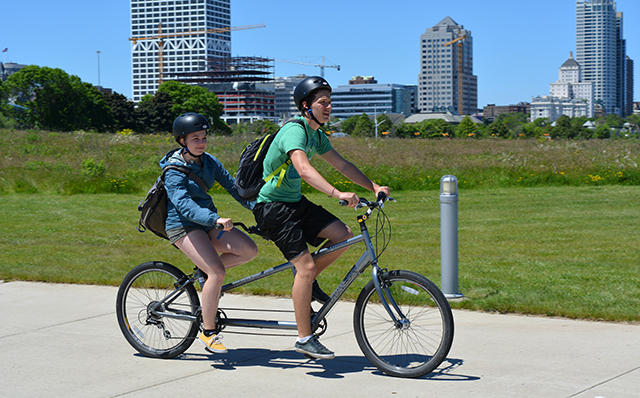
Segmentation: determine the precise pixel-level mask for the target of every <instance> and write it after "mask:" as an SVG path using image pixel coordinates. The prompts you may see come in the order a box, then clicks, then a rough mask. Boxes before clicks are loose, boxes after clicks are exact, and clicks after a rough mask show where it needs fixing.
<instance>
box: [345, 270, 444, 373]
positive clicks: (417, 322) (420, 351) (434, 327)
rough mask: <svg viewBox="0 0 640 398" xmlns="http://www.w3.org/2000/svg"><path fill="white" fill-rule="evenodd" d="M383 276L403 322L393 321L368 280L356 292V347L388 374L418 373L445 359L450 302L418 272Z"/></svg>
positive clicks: (396, 272) (395, 272)
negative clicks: (404, 320)
mask: <svg viewBox="0 0 640 398" xmlns="http://www.w3.org/2000/svg"><path fill="white" fill-rule="evenodd" d="M382 280H383V283H384V284H385V285H386V286H388V287H389V291H390V293H391V296H392V297H393V300H394V301H395V302H396V303H397V304H398V306H399V308H400V311H401V313H402V314H404V315H405V316H406V319H407V321H408V322H406V323H405V324H404V325H403V326H399V325H396V324H394V322H393V321H392V319H391V317H390V316H389V314H388V313H387V311H386V310H385V308H384V307H383V306H382V304H380V300H379V298H378V295H377V293H376V290H375V286H374V284H373V281H370V282H369V283H368V284H367V286H365V287H364V289H363V290H362V292H361V293H360V296H359V297H358V301H357V302H356V307H355V313H354V332H355V334H356V339H357V341H358V345H359V346H360V349H361V350H362V352H363V353H364V355H365V356H366V357H367V359H368V360H369V361H370V362H371V363H372V364H373V365H374V366H376V367H377V368H378V369H380V370H381V371H383V372H384V373H386V374H389V375H392V376H398V377H420V376H423V375H425V374H427V373H430V372H432V371H433V370H434V369H436V368H437V367H438V366H439V365H440V364H441V363H442V361H444V359H445V358H446V355H447V354H448V353H449V349H450V348H451V343H452V341H453V315H452V314H451V308H450V307H449V303H448V302H447V301H446V299H445V297H444V295H443V294H442V292H441V291H440V290H439V289H438V288H437V286H436V285H435V284H433V282H431V281H430V280H428V279H427V278H425V277H424V276H422V275H419V274H416V273H413V272H409V271H392V272H389V273H386V274H384V275H383V277H382ZM394 312H395V311H394Z"/></svg>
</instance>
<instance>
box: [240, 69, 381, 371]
mask: <svg viewBox="0 0 640 398" xmlns="http://www.w3.org/2000/svg"><path fill="white" fill-rule="evenodd" d="M293 96H294V101H295V103H296V106H297V107H298V109H299V110H300V112H301V113H302V116H301V117H300V119H301V120H303V121H304V126H303V125H301V124H298V123H287V124H285V125H284V127H282V129H281V131H280V132H279V133H278V134H277V136H276V138H275V139H274V141H273V143H272V144H271V146H270V148H269V151H268V152H267V155H266V158H265V160H264V174H263V178H266V177H267V176H268V175H269V174H271V173H272V172H273V171H274V170H275V169H277V168H278V167H280V166H281V165H282V164H283V163H284V162H285V161H287V160H288V159H289V158H290V159H291V161H292V164H293V167H288V168H287V169H286V172H285V173H284V175H283V176H282V175H281V176H280V178H273V179H271V180H269V181H268V182H267V183H266V184H265V185H264V187H262V189H261V190H260V193H259V195H258V199H257V204H256V206H255V208H254V210H253V213H254V216H255V219H256V223H257V224H258V227H259V228H260V230H261V231H263V232H264V233H265V234H266V235H267V236H268V237H269V239H271V240H273V241H274V242H275V244H276V245H277V246H278V248H279V249H280V251H281V252H282V254H283V255H284V257H285V258H286V259H287V261H290V262H291V263H292V264H293V266H294V267H295V269H296V275H295V278H294V282H293V289H292V293H291V294H292V297H293V306H294V310H295V318H296V324H297V327H298V339H297V341H296V343H295V350H296V351H297V352H300V353H304V354H306V355H309V356H312V357H314V358H320V359H332V358H334V356H335V354H334V353H333V352H332V351H330V350H329V349H327V348H326V347H325V346H324V345H322V343H320V341H318V339H317V337H316V336H314V335H313V334H312V333H313V331H312V330H311V317H310V313H311V300H312V288H313V284H314V281H315V280H316V277H317V276H318V275H319V274H320V273H321V272H322V271H323V270H324V269H325V268H327V267H328V266H329V265H331V264H332V263H333V262H334V261H335V260H337V259H338V258H339V257H340V256H341V255H342V254H343V253H344V252H345V251H346V249H344V250H340V251H337V252H334V253H331V254H328V255H326V256H322V257H319V258H317V259H316V260H315V261H314V259H313V258H312V257H311V253H310V252H309V249H308V247H307V244H311V245H313V246H317V245H319V244H320V243H321V242H322V241H324V240H325V239H327V242H326V243H325V244H324V246H323V247H328V246H330V245H333V244H335V243H338V242H342V241H344V240H346V239H349V238H351V237H352V236H353V233H352V231H351V229H350V228H349V227H348V226H347V225H346V224H344V223H343V222H342V221H340V220H339V219H338V218H337V217H336V216H334V215H333V214H331V213H330V212H329V211H327V210H326V209H324V208H322V207H321V206H318V205H316V204H314V203H311V202H310V201H309V200H308V199H307V198H305V197H304V196H303V195H302V193H301V183H302V180H304V181H305V182H307V183H308V184H309V185H310V186H312V187H313V188H315V189H317V190H318V191H320V192H323V193H325V194H327V195H328V196H329V197H333V198H336V199H340V200H344V201H346V202H347V203H348V205H349V206H351V207H355V205H356V204H357V203H358V201H359V198H358V195H356V194H355V193H353V192H341V191H339V190H338V189H336V188H335V187H334V186H332V185H331V184H330V183H329V182H328V181H327V180H325V178H324V177H323V176H322V175H321V174H320V173H319V172H318V171H317V170H316V169H315V168H314V167H313V166H311V164H310V163H309V160H310V159H311V158H312V157H313V155H315V154H316V153H317V154H318V155H319V156H320V157H321V158H322V159H323V160H325V161H326V162H327V163H329V164H330V165H331V166H332V167H333V168H335V169H336V170H338V171H339V172H340V173H342V174H343V175H344V176H345V177H347V178H348V179H349V180H351V181H352V182H354V183H356V184H358V185H360V186H361V187H363V188H366V189H368V190H370V191H372V192H374V193H375V194H376V195H377V194H378V193H379V192H384V193H385V194H386V195H389V188H388V187H385V186H383V187H381V186H379V185H377V184H375V183H374V182H372V181H371V180H370V179H369V178H368V177H367V176H365V175H364V174H363V173H362V172H361V171H360V170H359V169H358V168H357V167H356V166H354V165H353V164H352V163H350V162H348V161H347V160H345V159H344V158H343V157H342V156H341V155H340V154H339V153H338V152H337V151H336V150H335V149H333V147H332V146H331V143H330V142H329V139H328V138H327V136H326V135H325V134H324V133H322V132H320V131H318V129H319V128H320V127H321V126H323V125H324V124H325V123H327V122H328V121H329V117H330V114H331V86H330V85H329V83H328V82H327V81H326V80H325V79H324V78H322V77H318V76H314V77H309V78H306V79H304V80H303V81H301V82H300V83H299V84H298V85H297V86H296V88H295V90H294V94H293Z"/></svg>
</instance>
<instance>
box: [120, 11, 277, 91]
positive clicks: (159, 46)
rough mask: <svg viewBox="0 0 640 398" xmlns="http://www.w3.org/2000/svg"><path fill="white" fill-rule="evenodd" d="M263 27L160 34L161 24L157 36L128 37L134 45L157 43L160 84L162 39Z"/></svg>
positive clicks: (159, 81) (263, 25) (234, 27)
mask: <svg viewBox="0 0 640 398" xmlns="http://www.w3.org/2000/svg"><path fill="white" fill-rule="evenodd" d="M265 26H266V25H265V24H257V25H244V26H230V27H227V28H219V29H205V30H188V31H186V32H174V33H162V22H161V23H159V24H158V34H157V35H155V36H147V37H130V38H129V40H131V41H132V42H133V44H134V45H135V44H137V43H138V41H142V40H157V41H158V84H162V78H163V75H164V56H163V47H164V39H167V38H172V37H182V36H193V35H199V34H205V33H224V32H232V31H236V30H245V29H256V28H264V27H265Z"/></svg>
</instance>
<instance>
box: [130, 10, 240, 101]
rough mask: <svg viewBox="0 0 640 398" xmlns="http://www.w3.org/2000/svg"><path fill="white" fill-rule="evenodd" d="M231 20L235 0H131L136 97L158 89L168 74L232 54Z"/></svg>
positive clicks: (199, 68) (202, 66)
mask: <svg viewBox="0 0 640 398" xmlns="http://www.w3.org/2000/svg"><path fill="white" fill-rule="evenodd" d="M230 23H231V9H230V0H162V1H149V0H131V41H132V47H131V61H132V87H133V90H132V92H133V101H134V102H138V101H140V99H141V98H142V96H144V95H145V94H153V93H155V92H156V91H157V89H158V86H159V85H160V83H161V81H162V80H163V76H164V74H170V73H183V72H197V71H202V70H204V69H206V66H207V61H208V60H209V59H210V58H212V57H230V55H231V33H230V31H228V29H229V28H230ZM219 29H220V30H223V31H217V32H211V30H219ZM225 29H227V30H226V31H224V30H225ZM207 31H208V32H207Z"/></svg>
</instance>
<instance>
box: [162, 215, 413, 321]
mask: <svg viewBox="0 0 640 398" xmlns="http://www.w3.org/2000/svg"><path fill="white" fill-rule="evenodd" d="M365 219H366V218H365ZM360 230H361V234H360V235H358V236H354V237H353V238H350V239H347V240H345V241H343V242H340V243H336V244H335V245H333V246H329V247H327V248H324V249H320V250H318V251H316V252H314V253H312V254H311V256H312V257H313V258H314V259H316V258H318V257H322V256H325V255H327V254H330V253H334V252H336V251H338V250H342V249H344V248H347V247H350V246H353V245H355V244H357V243H360V242H364V243H365V250H364V253H362V255H361V256H360V258H359V259H358V261H356V263H355V264H354V265H353V267H351V270H349V273H348V274H347V275H346V276H345V277H344V279H343V280H342V282H340V284H339V285H338V287H336V289H335V290H334V291H333V293H332V294H331V296H330V297H329V300H327V302H326V303H324V305H323V306H322V308H320V310H319V311H318V312H317V313H315V316H313V318H312V319H311V330H314V331H315V330H317V329H318V327H319V326H320V323H321V322H322V320H323V319H324V318H325V317H326V316H327V314H329V312H330V311H331V309H333V307H334V306H335V304H336V303H337V302H338V300H339V299H340V297H342V295H343V294H344V293H345V292H346V291H347V289H348V288H349V286H351V284H352V283H353V282H354V281H355V280H356V278H357V277H358V275H360V274H361V273H363V272H364V270H365V269H366V268H367V267H368V266H369V265H371V266H372V271H371V273H372V279H373V283H374V285H375V288H376V292H377V294H378V297H379V298H380V302H381V303H382V305H383V307H384V308H385V310H386V311H387V313H388V314H389V316H391V319H392V320H393V322H394V324H395V325H396V327H400V328H402V327H407V326H408V320H407V318H406V316H405V315H404V314H403V313H402V311H401V310H400V308H399V307H398V305H397V304H396V302H395V300H393V297H392V296H391V293H390V292H389V289H388V287H383V286H381V284H380V277H379V272H380V268H379V267H378V260H377V258H376V254H375V249H374V247H373V243H372V242H371V236H370V235H369V231H368V229H367V228H366V225H365V224H364V220H362V222H361V228H360ZM291 268H293V264H291V262H286V263H283V264H280V265H277V266H275V267H272V268H269V269H266V270H264V271H261V272H258V273H256V274H253V275H250V276H247V277H245V278H242V279H239V280H237V281H233V282H230V283H227V284H226V285H224V286H222V289H221V292H222V293H225V292H228V291H231V290H233V289H236V288H238V287H240V286H244V285H246V284H248V283H251V282H254V281H257V280H260V279H263V278H266V277H268V276H271V275H274V274H277V273H278V272H282V271H286V270H288V269H291ZM196 278H197V276H195V275H194V277H192V278H190V279H189V280H187V281H185V282H184V283H183V284H182V285H181V286H180V287H179V288H177V289H176V291H174V292H172V294H170V295H169V296H167V297H165V298H164V299H163V300H161V301H160V302H159V303H158V305H157V306H156V307H155V308H161V306H162V305H163V304H168V303H171V302H172V301H173V299H174V298H175V297H177V295H179V294H180V293H182V290H183V289H184V287H185V286H186V285H188V284H189V283H193V282H194V280H195V279H196ZM390 304H391V306H390ZM391 307H393V309H394V310H395V313H394V311H392V310H391ZM155 313H156V314H157V315H162V316H166V317H169V318H178V319H185V320H191V321H195V320H196V318H195V317H194V316H192V315H187V314H179V313H178V314H176V313H171V312H164V311H155ZM396 314H397V316H396ZM220 325H224V326H235V327H246V328H260V329H286V330H297V328H298V327H297V324H296V323H295V322H290V321H271V320H260V319H241V318H224V317H223V318H221V319H220Z"/></svg>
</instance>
